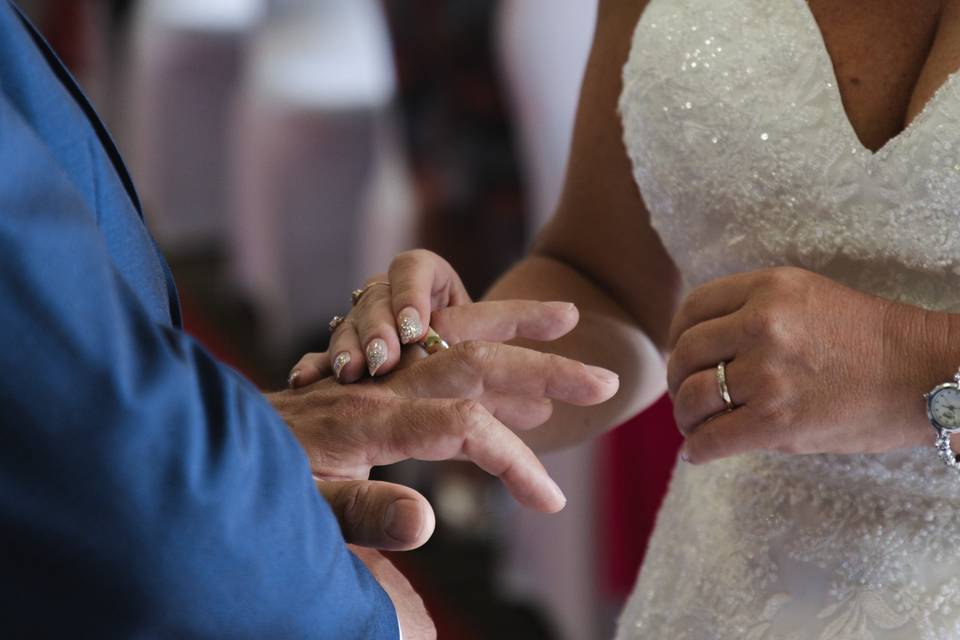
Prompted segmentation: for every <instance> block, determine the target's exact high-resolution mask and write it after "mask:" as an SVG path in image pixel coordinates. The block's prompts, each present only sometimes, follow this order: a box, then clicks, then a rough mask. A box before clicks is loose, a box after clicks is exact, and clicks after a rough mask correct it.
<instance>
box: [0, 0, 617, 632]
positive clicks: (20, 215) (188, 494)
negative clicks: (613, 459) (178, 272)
mask: <svg viewBox="0 0 960 640" xmlns="http://www.w3.org/2000/svg"><path fill="white" fill-rule="evenodd" d="M0 47H2V54H3V55H2V57H0V59H2V60H3V63H2V64H0V86H2V93H0V132H2V137H0V163H2V166H4V167H5V169H6V171H5V172H4V178H3V179H2V180H0V202H2V203H3V204H2V206H0V211H2V212H3V215H0V245H2V246H3V247H4V250H3V251H2V252H0V262H2V267H0V296H2V299H3V301H4V303H3V305H2V306H0V326H3V327H4V335H5V336H7V338H8V339H7V342H6V343H5V345H4V349H2V350H0V353H2V354H3V355H2V356H0V361H2V364H3V366H4V368H5V370H7V371H8V372H11V374H10V375H8V376H6V377H5V379H4V383H3V385H2V392H0V413H2V415H3V416H4V420H3V422H4V424H3V429H2V437H3V439H4V443H3V446H2V447H0V455H2V456H3V458H4V459H3V462H2V464H0V470H2V474H3V482H2V483H0V486H3V487H4V489H3V491H2V492H0V513H2V515H3V518H4V521H5V525H4V527H3V528H2V534H0V537H2V545H0V547H2V549H3V551H2V556H3V557H2V560H0V563H2V566H3V567H4V574H5V580H6V583H7V589H6V590H5V593H6V595H7V598H6V599H5V602H4V617H3V625H4V631H5V632H8V633H11V634H12V635H15V636H25V635H30V636H46V635H54V634H57V635H60V634H66V633H72V634H76V633H81V634H83V635H93V636H110V637H115V636H128V635H129V636H133V635H142V634H144V633H146V634H150V635H161V636H175V637H290V636H296V637H318V638H353V637H356V638H361V637H363V638H381V637H382V638H394V637H398V636H399V634H400V631H402V632H403V633H404V635H405V637H408V638H427V637H431V636H432V635H433V631H432V625H431V622H430V620H429V617H428V616H427V614H426V612H425V611H424V609H423V606H422V603H421V602H420V600H419V598H418V596H417V595H416V594H415V593H414V592H413V591H412V589H411V587H410V585H409V584H408V583H407V582H406V580H405V579H404V578H403V577H402V576H401V575H400V574H399V573H398V572H397V571H396V570H395V569H393V567H392V566H391V565H390V563H389V562H387V561H386V560H384V559H383V558H382V557H381V556H379V554H377V553H376V552H375V551H372V550H371V549H360V548H354V549H353V552H352V553H351V552H350V551H349V550H348V549H347V547H346V546H345V544H344V538H346V539H347V541H349V542H354V543H357V544H359V545H365V546H367V547H379V548H390V549H407V548H412V547H415V546H418V545H420V544H422V543H423V542H424V541H425V540H426V539H427V538H428V537H429V536H430V533H431V532H432V527H433V519H432V518H433V515H432V510H431V509H430V506H429V504H427V503H426V501H425V500H424V499H423V497H422V496H420V495H419V494H417V493H416V492H414V491H412V490H411V489H408V488H406V487H403V486H400V485H392V484H386V483H375V482H370V481H368V480H367V476H368V473H369V471H370V467H371V466H372V465H377V464H389V463H391V462H395V461H397V460H401V459H405V458H409V457H419V458H426V459H445V458H449V457H452V456H455V455H458V454H463V455H465V456H466V457H467V458H469V459H471V460H473V461H474V462H476V463H477V464H478V465H480V466H481V467H483V468H484V469H485V470H487V471H489V472H490V473H492V474H494V475H497V476H500V477H501V478H502V480H503V481H504V483H505V484H506V485H507V486H508V488H509V489H510V491H511V493H513V495H514V496H516V497H517V499H518V500H519V501H520V502H521V503H523V504H525V505H527V506H530V507H533V508H536V509H540V510H544V511H555V510H557V509H560V508H562V506H563V502H564V498H563V495H562V493H561V492H560V491H559V489H558V488H557V487H556V485H555V484H554V483H553V482H552V481H551V480H550V478H549V476H548V475H547V474H546V472H545V471H544V470H543V467H542V466H541V465H540V464H539V462H538V461H537V459H536V458H535V456H534V455H533V454H532V453H531V452H530V450H529V449H528V448H527V447H526V446H525V445H524V444H523V443H522V441H521V440H520V439H519V438H518V437H517V436H516V435H514V433H513V430H523V429H529V428H532V427H535V426H537V424H539V423H540V422H541V421H543V420H546V419H547V417H548V414H549V408H550V402H551V401H553V400H557V401H561V402H570V403H575V404H592V403H598V402H603V401H605V400H607V399H608V398H610V397H611V396H612V394H613V393H614V392H615V391H616V389H617V378H616V376H615V375H613V374H612V373H610V372H609V371H606V370H604V369H600V368H597V367H591V366H585V365H583V364H581V363H579V362H575V361H572V360H569V359H566V358H562V357H558V356H553V355H549V354H543V353H541V352H538V351H534V350H529V349H524V348H519V347H516V348H514V347H495V346H493V344H492V343H487V342H483V341H480V342H473V343H471V344H468V345H462V346H456V347H454V348H451V349H448V350H444V351H443V352H442V353H436V354H435V355H433V356H431V357H430V358H427V359H426V360H425V361H423V362H421V363H418V364H415V365H413V366H410V367H408V368H405V369H404V370H403V371H399V372H397V373H396V374H395V375H394V376H391V378H390V380H389V382H388V383H387V384H361V385H357V386H354V387H343V386H340V385H338V384H336V383H335V382H334V381H333V380H332V379H331V380H326V381H322V382H320V383H318V384H315V385H312V386H310V387H309V388H306V389H300V390H298V391H284V392H279V393H275V394H267V395H266V396H265V395H263V394H261V393H260V392H258V391H257V390H256V389H255V388H253V387H252V385H250V384H249V383H248V382H246V381H245V380H244V379H243V378H241V377H240V376H239V375H237V374H236V373H235V372H233V371H232V370H231V369H229V368H228V367H226V366H225V365H223V364H222V363H220V362H219V361H217V360H216V359H215V358H213V357H212V356H210V355H209V354H208V353H207V351H206V350H205V349H204V348H203V347H201V346H200V345H199V344H198V343H197V342H196V341H195V340H194V339H193V338H191V337H189V336H188V335H187V334H185V333H184V332H183V331H182V330H181V329H182V327H181V319H180V307H179V303H178V300H177V294H176V290H175V288H174V284H173V280H172V278H171V276H170V273H169V270H168V269H167V266H166V263H165V262H164V260H163V258H162V257H161V255H160V254H159V252H158V251H157V249H156V247H155V245H154V243H153V240H152V238H151V237H150V234H149V233H148V232H147V230H146V227H145V226H144V222H143V219H142V215H141V211H140V205H139V200H138V198H137V195H136V191H135V190H134V187H133V184H132V181H131V180H130V177H129V175H128V174H127V172H126V170H125V168H124V166H123V163H122V161H121V159H120V157H119V154H118V153H117V151H116V149H115V147H114V146H113V144H112V142H111V140H110V137H109V135H108V134H107V132H106V130H105V128H104V127H103V125H102V124H101V122H100V121H99V119H98V118H97V117H96V115H95V113H94V111H93V109H92V108H91V107H90V105H89V103H88V102H87V101H86V99H85V98H84V96H83V95H82V93H81V92H80V90H79V88H78V87H77V85H76V84H75V83H74V82H73V80H72V79H71V77H70V75H69V73H68V72H67V71H66V70H65V69H64V67H63V66H62V65H61V64H60V63H59V61H58V60H57V58H56V56H55V55H54V54H53V53H52V51H51V50H50V49H49V48H48V47H47V45H46V43H45V42H44V41H43V39H42V38H41V37H40V36H39V35H38V34H37V32H36V31H34V30H33V28H32V27H31V26H30V25H29V23H27V21H26V20H25V19H24V18H23V17H22V16H21V15H20V14H19V13H18V11H17V9H16V8H15V7H14V6H13V5H12V4H9V3H3V4H2V6H0ZM380 288H382V287H377V286H375V287H372V288H371V289H369V290H367V291H363V292H360V293H359V294H358V296H357V298H358V301H359V305H360V306H365V305H367V304H375V303H376V302H377V300H379V298H376V297H374V296H373V294H374V292H375V291H377V290H378V289H380ZM470 310H471V315H470V317H469V318H468V320H469V325H470V327H469V329H470V331H471V332H473V333H474V334H476V337H485V338H486V339H487V340H490V341H495V342H500V341H504V340H510V339H512V338H514V337H522V338H528V339H534V340H554V339H556V338H559V337H560V336H562V335H564V334H565V333H567V332H569V331H570V330H571V329H572V328H573V327H574V326H575V324H576V323H577V321H578V314H577V312H576V309H575V308H574V307H573V306H572V305H570V304H569V303H537V302H524V301H510V302H492V303H490V304H489V305H486V306H471V307H470ZM483 316H485V317H486V319H487V320H486V326H485V327H483V326H481V325H483V320H482V319H481V317H483ZM435 317H436V321H437V322H438V323H439V325H440V326H441V327H442V328H443V329H444V330H445V331H447V332H448V333H449V334H450V335H456V334H457V333H458V331H459V330H458V326H459V325H460V322H461V321H462V320H463V318H461V317H460V314H459V311H458V309H457V308H456V307H454V308H451V310H450V312H449V313H446V314H444V313H438V314H437V315H436V316H435ZM493 349H495V350H496V354H495V356H494V357H493V358H492V359H491V357H490V356H491V350H493ZM544 396H545V397H544ZM463 398H470V399H469V400H466V401H464V400H463ZM311 475H312V477H311ZM321 496H322V497H321ZM322 498H326V501H324V500H323V499H322ZM331 507H332V509H331ZM51 610H53V611H56V613H57V615H50V613H49V612H50V611H51ZM398 621H399V624H398Z"/></svg>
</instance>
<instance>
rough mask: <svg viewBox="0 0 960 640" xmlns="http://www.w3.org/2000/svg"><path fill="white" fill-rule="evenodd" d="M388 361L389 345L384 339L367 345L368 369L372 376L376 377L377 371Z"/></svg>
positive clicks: (378, 339)
mask: <svg viewBox="0 0 960 640" xmlns="http://www.w3.org/2000/svg"><path fill="white" fill-rule="evenodd" d="M386 361H387V343H386V342H385V341H384V340H383V339H382V338H377V339H376V340H373V341H372V342H370V344H368V345H367V368H368V369H369V370H370V375H376V373H377V369H379V368H380V367H382V366H383V363H384V362H386Z"/></svg>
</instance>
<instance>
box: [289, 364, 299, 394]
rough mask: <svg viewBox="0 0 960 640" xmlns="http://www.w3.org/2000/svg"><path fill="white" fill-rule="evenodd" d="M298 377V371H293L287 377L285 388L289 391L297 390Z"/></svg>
mask: <svg viewBox="0 0 960 640" xmlns="http://www.w3.org/2000/svg"><path fill="white" fill-rule="evenodd" d="M299 377H300V369H294V370H293V371H291V372H290V375H289V376H287V386H288V387H290V388H291V389H296V388H297V378H299Z"/></svg>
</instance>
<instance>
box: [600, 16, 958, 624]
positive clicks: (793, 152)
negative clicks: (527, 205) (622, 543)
mask: <svg viewBox="0 0 960 640" xmlns="http://www.w3.org/2000/svg"><path fill="white" fill-rule="evenodd" d="M623 77H624V91H623V94H622V97H621V102H620V111H621V115H622V118H623V124H624V135H625V143H626V147H627V150H628V152H629V155H630V157H631V160H632V162H633V167H634V174H635V178H636V181H637V183H638V185H639V187H640V190H641V193H642V195H643V198H644V201H645V203H646V205H647V208H648V209H649V211H650V215H651V220H652V224H653V226H654V228H655V229H656V230H657V232H658V233H659V234H660V236H661V237H662V239H663V242H664V244H665V245H666V247H667V249H668V250H669V252H670V254H671V255H672V257H673V259H674V260H675V261H676V264H677V265H678V267H679V269H680V270H681V271H682V273H683V275H684V277H685V280H686V282H687V284H688V285H689V286H695V285H698V284H702V283H705V282H708V281H710V280H712V279H715V278H717V277H720V276H723V275H726V274H730V273H734V272H741V271H751V270H756V269H760V268H765V267H771V266H776V265H794V266H799V267H803V268H806V269H810V270H813V271H816V272H819V273H822V274H824V275H827V276H829V277H830V278H832V279H834V280H836V281H838V282H840V283H843V284H845V285H848V286H851V287H854V288H856V289H859V290H862V291H866V292H870V293H873V294H876V295H880V296H884V297H886V298H890V299H895V300H899V301H903V302H906V303H910V304H914V305H919V306H922V307H926V308H930V309H938V310H948V311H958V310H960V81H958V79H957V74H954V75H952V76H951V77H950V78H949V79H948V80H947V81H946V83H945V84H944V85H943V87H942V88H941V89H940V90H939V91H938V92H937V94H936V95H935V96H934V97H933V98H932V99H931V100H930V101H929V103H928V104H927V105H926V107H925V108H924V109H923V111H922V112H921V113H920V114H919V115H918V116H917V117H916V118H915V119H914V120H913V122H912V123H911V124H910V126H909V127H907V129H906V130H905V131H904V132H903V133H901V134H900V135H898V136H896V137H895V138H894V139H892V140H891V141H890V142H889V143H887V144H886V145H885V146H884V147H883V148H882V149H880V150H879V151H878V152H876V153H873V152H871V151H870V150H868V149H867V148H865V147H864V146H863V145H862V144H861V143H860V141H859V140H858V138H857V136H856V134H855V132H854V130H853V128H852V126H851V124H850V121H849V119H848V118H847V116H846V113H845V112H844V110H843V107H842V103H841V99H840V93H839V90H838V88H837V84H836V78H835V75H834V71H833V66H832V63H831V60H830V57H829V54H828V52H827V50H826V47H825V45H824V42H823V38H822V35H821V32H820V30H819V28H818V26H817V23H816V21H815V19H814V17H813V15H812V13H811V12H810V9H809V7H808V5H807V4H806V2H805V0H652V1H651V2H650V4H649V5H648V7H647V8H646V10H645V12H644V14H643V16H642V18H641V20H640V22H639V24H638V26H637V29H636V33H635V35H634V41H633V46H632V49H631V53H630V57H629V60H628V62H627V64H626V66H625V68H624V72H623ZM823 339H824V340H831V339H832V336H829V335H825V336H823ZM956 364H957V365H960V363H956ZM863 366H864V367H870V366H872V363H870V362H865V363H863ZM730 385H731V392H732V393H734V395H735V393H736V380H731V381H730ZM923 391H925V389H917V393H918V399H917V404H918V406H917V411H923V410H924V408H923V403H922V401H921V400H920V396H919V394H920V393H922V392H923ZM932 441H933V432H932V430H931V444H932ZM618 638H622V639H624V640H626V639H633V638H649V639H655V640H661V639H669V640H706V639H711V640H713V639H718V640H719V639H724V640H726V639H730V640H734V639H735V640H808V639H811V640H934V639H936V640H945V639H948V638H960V477H957V476H956V475H955V474H954V473H953V472H952V471H950V470H948V469H947V468H946V467H943V466H942V464H941V463H940V462H939V461H938V460H937V458H936V455H935V454H934V451H933V448H932V446H931V447H930V448H920V449H914V450H901V451H897V452H893V453H889V454H884V455H852V456H841V455H815V456H786V455H777V454H755V455H746V456H740V457H736V458H733V459H729V460H725V461H721V462H715V463H712V464H709V465H705V466H700V467H693V466H690V465H685V464H683V463H679V464H678V466H677V469H676V471H675V473H674V477H673V479H672V482H671V486H670V489H669V492H668V495H667V497H666V499H665V501H664V504H663V507H662V509H661V512H660V515H659V519H658V522H657V526H656V529H655V532H654V534H653V537H652V539H651V542H650V548H649V551H648V553H647V559H646V562H645V563H644V566H643V568H642V569H641V572H640V576H639V578H638V582H637V585H636V587H635V591H634V593H633V595H632V596H631V598H630V601H629V603H628V605H627V608H626V609H625V611H624V613H623V615H622V618H621V622H620V626H619V632H618Z"/></svg>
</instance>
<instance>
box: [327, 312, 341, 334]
mask: <svg viewBox="0 0 960 640" xmlns="http://www.w3.org/2000/svg"><path fill="white" fill-rule="evenodd" d="M344 320H345V318H344V317H343V316H333V317H332V318H330V322H329V323H328V324H327V328H329V329H330V333H333V332H334V331H336V330H337V327H339V326H340V325H341V324H343V321H344Z"/></svg>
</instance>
